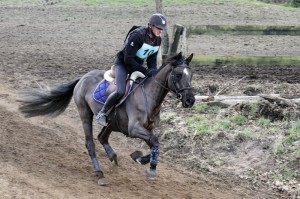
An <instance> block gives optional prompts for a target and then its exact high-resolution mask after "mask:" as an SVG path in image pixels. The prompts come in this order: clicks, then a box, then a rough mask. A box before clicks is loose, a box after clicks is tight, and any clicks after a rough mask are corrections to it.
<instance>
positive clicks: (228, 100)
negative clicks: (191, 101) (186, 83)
mask: <svg viewBox="0 0 300 199" xmlns="http://www.w3.org/2000/svg"><path fill="white" fill-rule="evenodd" d="M195 98H196V100H201V101H202V102H206V103H207V104H208V105H214V106H220V107H226V106H231V105H235V104H238V103H257V102H259V101H260V100H267V101H269V102H271V103H273V102H276V103H278V104H280V105H285V106H291V105H293V104H295V103H300V98H297V99H286V98H282V97H280V95H278V94H270V95H260V96H222V95H220V96H197V95H196V96H195Z"/></svg>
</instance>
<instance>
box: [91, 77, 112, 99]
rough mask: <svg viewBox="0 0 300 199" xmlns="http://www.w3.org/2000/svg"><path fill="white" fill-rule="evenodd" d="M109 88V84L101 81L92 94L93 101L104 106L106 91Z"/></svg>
mask: <svg viewBox="0 0 300 199" xmlns="http://www.w3.org/2000/svg"><path fill="white" fill-rule="evenodd" d="M108 86H109V82H108V81H106V80H105V79H103V80H102V81H101V82H100V83H99V84H98V85H97V87H96V89H95V91H94V93H93V98H94V100H95V101H97V102H99V103H101V104H104V103H105V101H106V99H107V96H106V89H107V87H108Z"/></svg>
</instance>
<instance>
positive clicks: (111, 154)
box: [98, 127, 118, 166]
mask: <svg viewBox="0 0 300 199" xmlns="http://www.w3.org/2000/svg"><path fill="white" fill-rule="evenodd" d="M111 132H112V130H111V129H110V128H109V127H103V128H102V130H101V132H100V133H99V135H98V140H99V142H100V143H101V144H102V145H103V148H104V149H105V152H106V154H107V156H108V158H109V160H110V161H112V162H113V163H114V164H115V165H116V166H118V159H117V154H116V153H115V151H114V150H113V148H112V147H111V146H110V144H109V142H108V138H109V136H110V134H111Z"/></svg>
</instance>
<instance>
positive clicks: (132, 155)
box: [130, 151, 143, 163]
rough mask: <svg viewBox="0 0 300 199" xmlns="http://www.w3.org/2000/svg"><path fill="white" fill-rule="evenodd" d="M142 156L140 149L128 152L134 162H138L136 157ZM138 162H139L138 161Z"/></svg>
mask: <svg viewBox="0 0 300 199" xmlns="http://www.w3.org/2000/svg"><path fill="white" fill-rule="evenodd" d="M142 156H143V153H142V152H141V151H135V152H133V153H132V154H130V157H131V158H132V159H133V160H134V161H135V162H138V161H137V159H138V158H140V157H142ZM138 163H140V162H138Z"/></svg>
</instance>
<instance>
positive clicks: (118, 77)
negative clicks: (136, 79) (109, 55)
mask: <svg viewBox="0 0 300 199" xmlns="http://www.w3.org/2000/svg"><path fill="white" fill-rule="evenodd" d="M128 74H129V71H128V70H127V68H126V66H125V64H124V63H123V62H121V61H120V60H119V59H118V58H116V60H115V81H116V86H117V89H116V90H115V91H114V92H112V93H111V94H110V95H109V96H108V98H107V99H106V102H105V104H104V106H103V108H102V110H103V111H104V112H107V111H108V110H109V109H110V108H111V107H112V106H114V105H115V104H116V103H117V101H118V100H119V99H120V98H121V97H122V96H123V95H124V93H125V91H126V79H127V75H128Z"/></svg>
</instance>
